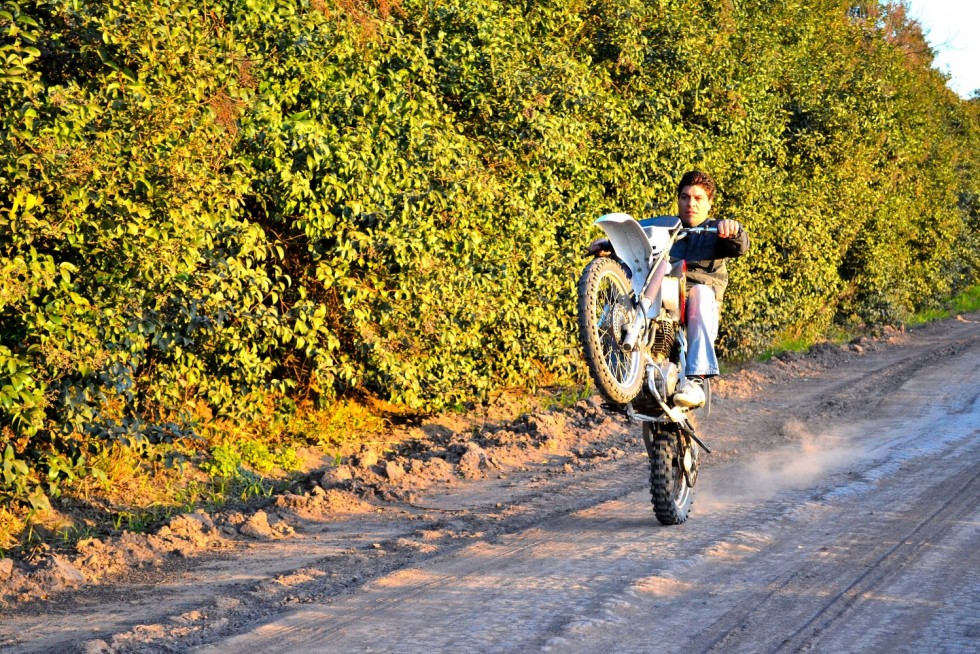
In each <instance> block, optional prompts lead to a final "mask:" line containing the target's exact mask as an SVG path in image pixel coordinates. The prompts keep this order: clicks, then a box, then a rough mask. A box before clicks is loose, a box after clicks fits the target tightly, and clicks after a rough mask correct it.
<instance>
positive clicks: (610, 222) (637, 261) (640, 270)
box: [594, 213, 653, 297]
mask: <svg viewBox="0 0 980 654" xmlns="http://www.w3.org/2000/svg"><path fill="white" fill-rule="evenodd" d="M594 224H595V225H598V226H599V227H600V228H602V231H604V232H605V233H606V237H607V238H608V239H609V242H610V243H611V244H612V248H613V251H614V252H615V253H616V256H617V257H619V259H620V261H622V262H623V263H624V264H625V265H626V267H628V268H629V269H630V272H631V273H632V276H631V278H630V283H631V284H632V285H633V293H635V294H636V297H639V296H640V294H641V293H642V292H643V284H644V283H645V282H646V279H647V275H648V274H649V273H650V259H651V257H652V255H653V248H652V247H651V246H650V241H649V239H647V236H646V234H645V233H644V231H643V227H641V226H640V223H638V222H636V220H635V219H634V218H633V217H632V216H630V215H629V214H625V213H607V214H606V215H605V216H602V217H600V218H599V219H598V220H596V221H595V223H594Z"/></svg>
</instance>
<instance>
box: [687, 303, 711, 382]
mask: <svg viewBox="0 0 980 654" xmlns="http://www.w3.org/2000/svg"><path fill="white" fill-rule="evenodd" d="M716 338H718V301H717V300H715V291H714V289H713V288H711V287H710V286H705V285H704V284H695V285H694V286H692V287H691V288H690V290H688V292H687V370H685V371H684V374H685V375H686V376H688V377H691V376H693V375H699V376H711V375H717V374H718V372H719V371H718V358H717V357H716V356H715V339H716Z"/></svg>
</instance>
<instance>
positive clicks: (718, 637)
mask: <svg viewBox="0 0 980 654" xmlns="http://www.w3.org/2000/svg"><path fill="white" fill-rule="evenodd" d="M966 454H969V455H972V456H973V457H974V458H973V460H976V456H977V455H978V454H980V448H977V447H973V448H972V450H968V452H966ZM949 488H963V491H962V492H960V493H954V494H953V495H952V496H950V492H949ZM936 504H938V505H939V508H938V509H935V510H933V511H931V513H930V510H931V509H932V508H933V507H935V506H936ZM978 504H980V468H978V467H977V466H970V467H969V468H967V469H965V470H961V471H960V472H959V473H958V474H956V475H954V476H952V477H948V478H944V479H941V480H940V481H939V482H938V483H936V484H935V485H934V486H932V487H931V488H930V489H929V490H928V492H927V493H925V494H924V495H923V496H922V497H921V498H919V500H918V501H917V502H916V503H915V504H914V505H913V506H912V507H910V508H908V509H906V510H903V511H895V515H894V517H892V518H890V519H888V520H887V521H885V522H884V523H881V522H877V521H876V522H875V523H874V524H873V528H871V527H869V526H868V525H864V526H861V525H852V526H851V528H850V530H849V535H848V536H847V537H846V538H845V539H844V540H843V541H839V542H838V543H836V544H835V547H836V548H838V549H841V550H849V551H863V552H864V554H863V555H861V556H860V559H859V561H857V562H856V564H852V565H851V566H850V567H849V568H848V567H847V566H841V565H835V566H833V570H832V571H831V570H828V569H827V566H826V564H824V563H823V562H822V561H819V560H818V561H815V562H813V561H807V562H806V563H804V564H803V565H801V566H799V567H798V568H796V569H795V570H794V571H793V572H792V573H791V574H790V575H788V576H785V577H783V578H781V579H778V580H777V581H775V582H773V583H771V584H769V585H768V586H767V587H766V588H765V589H764V590H763V591H760V592H757V593H754V594H753V595H752V596H751V597H747V598H744V600H743V605H742V607H741V608H739V609H737V610H734V611H731V612H729V613H728V614H726V615H725V616H724V617H723V618H722V619H720V620H719V621H717V622H716V623H714V624H712V625H711V626H709V627H708V628H707V629H704V630H701V631H700V633H699V635H698V643H699V644H698V645H696V646H695V647H693V648H688V651H691V650H692V649H693V651H701V652H705V653H707V652H796V651H805V650H809V649H813V648H814V645H815V643H819V641H820V638H821V636H822V635H824V634H825V633H826V632H827V631H828V630H829V629H831V628H833V627H834V626H836V625H837V624H839V623H840V622H841V621H842V620H844V619H846V618H847V616H848V614H849V612H851V611H853V610H854V609H855V607H856V606H857V605H858V604H860V603H861V602H863V601H864V598H866V597H868V596H870V595H871V594H872V593H873V592H874V591H875V590H876V589H878V588H880V587H881V586H884V585H885V584H887V583H888V582H890V581H891V580H893V579H894V578H895V577H896V576H898V575H900V574H902V573H903V572H904V571H905V570H906V568H907V567H908V566H909V565H910V564H911V563H912V562H914V561H915V560H916V559H917V558H918V557H920V556H921V555H922V554H923V550H924V548H926V547H928V546H930V545H932V544H935V543H939V542H941V541H942V540H943V538H944V537H945V536H946V535H947V533H948V532H949V531H950V530H951V529H953V528H954V527H955V526H956V525H957V523H958V521H959V520H961V519H962V518H963V517H965V516H967V515H970V514H971V513H972V512H975V511H976V507H977V506H978ZM922 514H926V517H925V518H924V519H922V520H920V521H915V520H910V518H913V517H914V516H917V515H922ZM910 522H911V528H909V526H908V523H910ZM842 568H844V569H845V570H847V569H850V571H851V573H852V574H851V575H848V574H842V572H843V571H842ZM833 577H836V578H833ZM818 583H823V584H825V586H824V590H823V594H827V595H829V599H828V598H825V597H818V598H813V599H811V600H810V601H809V602H808V606H806V610H804V609H801V607H800V604H803V603H807V599H806V598H808V597H809V596H811V595H812V592H811V591H812V589H813V587H814V586H815V585H817V584H818ZM827 586H830V587H831V588H832V590H829V591H828V589H827ZM788 598H789V599H788ZM815 603H816V606H814V604H815ZM807 613H811V617H809V619H806V618H802V619H804V620H805V621H803V622H802V624H800V623H799V620H801V616H805V615H806V614H807ZM797 625H799V626H797ZM787 632H789V636H787V637H781V636H779V634H784V633H787ZM815 649H816V651H820V648H819V647H817V648H815ZM879 651H884V650H879Z"/></svg>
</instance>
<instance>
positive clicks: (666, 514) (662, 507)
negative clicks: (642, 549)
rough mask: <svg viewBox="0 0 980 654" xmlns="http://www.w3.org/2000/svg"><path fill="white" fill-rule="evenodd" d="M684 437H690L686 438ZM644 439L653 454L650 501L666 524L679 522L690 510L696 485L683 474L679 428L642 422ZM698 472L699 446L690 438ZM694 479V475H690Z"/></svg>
mask: <svg viewBox="0 0 980 654" xmlns="http://www.w3.org/2000/svg"><path fill="white" fill-rule="evenodd" d="M684 440H687V439H686V438H684ZM643 442H644V443H645V444H646V447H647V454H648V455H649V457H650V501H651V502H652V503H653V512H654V514H655V515H656V516H657V520H659V521H660V524H663V525H679V524H681V523H682V522H684V521H685V520H687V516H688V514H689V513H690V511H691V504H692V503H693V501H694V489H693V488H691V486H690V485H689V484H688V476H689V475H685V474H684V453H683V452H682V451H680V447H679V442H678V434H677V432H676V431H673V430H670V429H664V428H663V427H661V426H659V425H654V424H653V423H649V422H645V423H643ZM688 447H689V448H690V455H691V457H693V466H692V467H693V469H694V474H695V475H696V471H697V457H698V446H697V444H696V443H693V442H689V444H688ZM691 479H692V481H693V480H694V479H695V477H693V476H691Z"/></svg>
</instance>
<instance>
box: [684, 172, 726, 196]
mask: <svg viewBox="0 0 980 654" xmlns="http://www.w3.org/2000/svg"><path fill="white" fill-rule="evenodd" d="M685 186H700V187H701V188H703V189H704V191H705V193H707V194H708V200H710V201H711V202H714V201H715V191H716V190H717V189H718V187H717V186H715V180H713V179H711V175H709V174H708V173H706V172H704V171H702V170H692V171H690V172H687V173H684V176H683V177H681V181H680V182H678V183H677V195H680V194H681V191H682V190H684V187H685Z"/></svg>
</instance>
